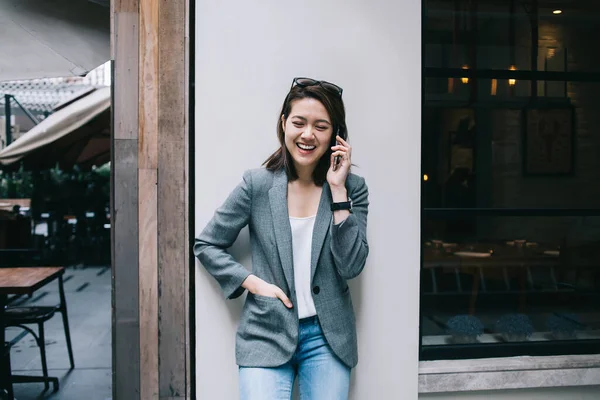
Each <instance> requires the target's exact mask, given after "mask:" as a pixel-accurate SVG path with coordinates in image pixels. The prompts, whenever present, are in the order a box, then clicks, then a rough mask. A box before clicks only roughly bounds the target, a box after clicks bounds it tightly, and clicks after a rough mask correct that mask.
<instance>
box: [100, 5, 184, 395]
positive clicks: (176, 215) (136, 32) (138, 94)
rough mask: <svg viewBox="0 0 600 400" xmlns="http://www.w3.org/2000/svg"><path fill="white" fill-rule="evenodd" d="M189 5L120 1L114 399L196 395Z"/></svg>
mask: <svg viewBox="0 0 600 400" xmlns="http://www.w3.org/2000/svg"><path fill="white" fill-rule="evenodd" d="M188 1H189V0H169V1H159V0H113V2H112V35H111V37H112V57H113V61H114V62H113V68H114V69H113V76H114V79H113V90H114V93H113V97H114V101H113V118H114V123H113V153H112V158H113V159H112V161H113V164H112V165H113V186H112V187H113V192H112V213H111V215H112V230H113V235H112V240H113V246H112V248H113V371H114V378H113V394H114V398H115V399H116V400H120V399H126V400H129V399H142V400H146V399H165V400H166V399H188V398H190V374H189V371H190V356H191V354H190V347H189V342H190V340H189V328H190V327H189V321H190V318H189V317H190V316H189V296H188V295H189V290H190V288H189V268H190V266H189V232H188V227H189V211H188V201H187V200H188V184H189V182H188V168H189V166H188V160H189V158H188V151H189V149H188V127H187V121H188V115H187V114H188V98H187V96H188V86H189V82H188V79H187V77H188V76H189V71H188V69H189V67H188V65H189V63H188V60H189V54H188V52H189V45H188V44H189V32H188V31H189V29H188V27H189V24H188V18H189V16H188V9H189V8H188Z"/></svg>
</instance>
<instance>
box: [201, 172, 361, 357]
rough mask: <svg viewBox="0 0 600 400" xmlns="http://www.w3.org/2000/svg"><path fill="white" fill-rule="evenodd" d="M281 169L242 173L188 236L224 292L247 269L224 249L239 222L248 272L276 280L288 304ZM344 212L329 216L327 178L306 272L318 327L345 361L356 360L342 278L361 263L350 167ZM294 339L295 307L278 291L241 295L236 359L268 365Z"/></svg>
mask: <svg viewBox="0 0 600 400" xmlns="http://www.w3.org/2000/svg"><path fill="white" fill-rule="evenodd" d="M287 183H288V179H287V175H286V173H285V171H283V170H280V171H278V172H271V171H269V170H267V169H264V168H260V169H254V170H250V171H246V172H245V173H244V178H243V181H242V182H241V183H240V184H239V185H238V186H237V187H236V188H235V189H234V190H233V192H232V193H231V194H230V195H229V197H228V198H227V200H226V201H225V202H224V203H223V205H222V206H221V207H220V208H218V209H217V210H216V212H215V214H214V216H213V218H212V219H211V221H210V222H209V223H208V225H207V226H206V227H205V228H204V230H203V231H202V233H201V234H200V235H199V236H198V237H197V238H196V240H195V244H194V254H195V255H196V257H198V259H199V260H200V262H201V263H202V265H203V266H204V267H205V268H206V270H207V271H208V272H209V273H210V274H211V275H212V276H213V277H214V278H215V279H216V280H217V282H218V283H219V284H220V285H221V288H222V289H223V292H224V293H225V296H226V297H227V298H229V299H233V298H236V297H238V296H240V295H241V294H242V293H243V292H244V288H242V287H241V284H242V282H243V281H244V280H245V279H246V277H248V275H249V274H250V272H249V271H248V270H247V269H246V268H244V266H242V265H241V264H240V263H238V262H237V261H235V259H234V258H233V257H232V256H231V255H230V254H229V253H228V252H227V251H226V249H227V248H229V247H230V246H231V245H232V244H233V243H234V241H235V240H236V238H237V236H238V234H239V232H240V230H241V229H242V228H243V227H245V226H246V225H248V226H249V229H250V244H251V250H252V273H253V274H254V275H256V276H257V277H259V278H261V279H263V280H265V281H267V282H269V283H272V284H275V285H277V286H279V287H280V288H281V289H282V290H283V291H284V292H285V294H286V295H287V296H288V297H289V298H290V300H291V301H292V303H293V304H296V292H295V286H294V271H293V268H294V266H293V256H292V232H291V227H290V221H289V217H288V207H287ZM346 188H347V190H348V196H349V197H350V198H351V199H352V201H353V212H352V214H351V215H350V216H349V217H348V218H347V219H346V220H345V221H343V222H342V223H341V224H338V225H334V224H333V214H332V211H331V209H330V204H331V202H332V198H331V190H330V189H329V186H328V184H327V183H325V185H324V186H323V192H322V195H321V200H320V203H319V209H318V212H317V218H316V221H315V226H314V232H313V239H312V256H311V273H312V284H311V285H312V292H313V300H314V303H315V307H316V310H317V315H318V317H319V321H320V323H321V326H322V329H323V333H324V335H325V338H326V339H327V342H328V343H329V345H330V346H331V348H332V350H333V351H334V353H335V354H336V355H337V356H338V357H339V358H340V359H341V360H342V361H343V362H344V364H346V365H347V366H349V367H354V366H356V364H357V362H358V352H357V345H356V322H355V317H354V310H353V306H352V299H351V297H350V291H349V290H348V285H347V280H349V279H352V278H354V277H356V276H357V275H358V274H360V272H361V271H362V269H363V267H364V266H365V261H366V259H367V254H368V253H369V247H368V244H367V235H366V230H367V210H368V205H369V200H368V190H367V185H366V183H365V180H364V179H363V178H361V177H359V176H357V175H354V174H350V175H349V176H348V178H347V180H346ZM297 343H298V312H297V309H296V307H293V308H292V309H288V308H287V307H286V306H285V305H284V304H283V303H282V302H281V301H280V300H279V299H277V298H270V297H264V296H258V295H253V294H251V293H249V294H248V296H247V297H246V302H245V303H244V307H243V310H242V317H241V320H240V324H239V327H238V331H237V337H236V360H237V364H238V365H240V366H247V367H275V366H279V365H282V364H285V363H286V362H287V361H289V360H290V359H291V358H292V356H293V355H294V352H295V350H296V345H297Z"/></svg>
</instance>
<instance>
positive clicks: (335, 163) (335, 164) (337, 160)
mask: <svg viewBox="0 0 600 400" xmlns="http://www.w3.org/2000/svg"><path fill="white" fill-rule="evenodd" d="M335 143H336V145H338V146H339V144H340V142H338V141H337V140H336V141H335ZM340 161H342V156H335V157H334V158H333V170H334V171H337V169H338V165H340Z"/></svg>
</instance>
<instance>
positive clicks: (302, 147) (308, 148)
mask: <svg viewBox="0 0 600 400" xmlns="http://www.w3.org/2000/svg"><path fill="white" fill-rule="evenodd" d="M296 147H298V148H299V149H300V150H302V151H303V152H311V151H313V150H314V149H316V148H317V146H308V145H306V144H302V143H296Z"/></svg>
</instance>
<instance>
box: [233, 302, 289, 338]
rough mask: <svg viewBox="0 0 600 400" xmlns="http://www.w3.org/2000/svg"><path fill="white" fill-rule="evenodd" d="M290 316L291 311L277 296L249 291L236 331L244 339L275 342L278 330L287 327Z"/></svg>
mask: <svg viewBox="0 0 600 400" xmlns="http://www.w3.org/2000/svg"><path fill="white" fill-rule="evenodd" d="M292 316H293V311H292V310H291V309H288V308H287V307H286V306H285V305H284V304H283V303H282V302H281V300H279V299H278V298H276V297H267V296H257V295H254V294H252V293H249V294H248V296H247V298H246V304H245V305H244V310H243V312H242V318H241V321H240V326H239V329H238V333H239V335H240V336H241V337H242V338H243V339H246V340H259V341H266V342H277V341H278V337H277V335H278V334H279V333H278V332H280V331H281V330H282V329H286V328H287V327H288V325H289V324H290V321H292V318H291V317H292Z"/></svg>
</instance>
